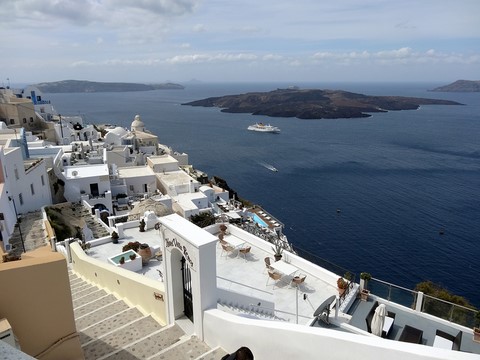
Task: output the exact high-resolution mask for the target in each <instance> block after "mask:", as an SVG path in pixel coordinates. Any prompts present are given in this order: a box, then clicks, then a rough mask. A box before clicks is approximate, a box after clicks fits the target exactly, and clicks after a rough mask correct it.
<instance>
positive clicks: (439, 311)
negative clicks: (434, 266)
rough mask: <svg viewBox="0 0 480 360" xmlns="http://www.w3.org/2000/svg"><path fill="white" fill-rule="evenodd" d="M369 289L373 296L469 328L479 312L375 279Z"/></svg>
mask: <svg viewBox="0 0 480 360" xmlns="http://www.w3.org/2000/svg"><path fill="white" fill-rule="evenodd" d="M368 289H369V290H370V292H371V293H372V294H375V295H377V296H379V297H382V298H384V299H387V300H388V301H392V302H395V303H397V304H400V305H403V306H406V307H409V308H411V309H420V311H421V312H424V313H426V314H430V315H433V316H436V317H438V318H441V319H444V320H447V321H451V322H454V323H456V324H459V325H463V326H466V327H469V328H471V327H473V325H474V320H475V319H474V318H475V314H476V312H477V310H475V309H471V308H468V307H465V306H462V305H457V304H454V303H452V302H449V301H446V300H442V299H438V298H435V297H433V296H430V295H426V294H423V293H419V292H418V291H415V290H411V289H406V288H404V287H401V286H397V285H394V284H391V283H388V282H385V281H382V280H379V279H375V278H372V280H370V281H369V282H368ZM419 294H422V295H423V296H422V297H419ZM419 301H421V304H418V305H417V302H419Z"/></svg>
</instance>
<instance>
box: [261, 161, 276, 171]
mask: <svg viewBox="0 0 480 360" xmlns="http://www.w3.org/2000/svg"><path fill="white" fill-rule="evenodd" d="M260 165H262V166H263V167H264V168H265V169H268V170H270V171H273V172H278V169H277V168H276V167H275V166H273V165H270V164H267V163H264V162H260Z"/></svg>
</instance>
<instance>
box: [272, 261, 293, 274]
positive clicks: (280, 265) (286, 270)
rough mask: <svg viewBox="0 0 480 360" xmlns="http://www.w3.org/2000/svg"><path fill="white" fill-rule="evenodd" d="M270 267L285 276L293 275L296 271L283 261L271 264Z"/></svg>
mask: <svg viewBox="0 0 480 360" xmlns="http://www.w3.org/2000/svg"><path fill="white" fill-rule="evenodd" d="M270 266H271V267H272V268H274V269H275V270H278V271H280V272H281V273H282V274H283V275H285V276H289V275H293V274H295V273H296V272H297V271H298V269H297V268H296V267H295V266H293V265H290V264H287V263H286V262H285V261H281V260H280V261H275V262H273V263H271V264H270Z"/></svg>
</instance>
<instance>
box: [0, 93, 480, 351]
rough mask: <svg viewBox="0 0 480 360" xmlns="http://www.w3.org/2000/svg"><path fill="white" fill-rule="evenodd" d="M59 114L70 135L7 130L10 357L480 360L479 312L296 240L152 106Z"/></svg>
mask: <svg viewBox="0 0 480 360" xmlns="http://www.w3.org/2000/svg"><path fill="white" fill-rule="evenodd" d="M16 101H18V100H16ZM26 104H27V102H26V101H25V102H22V105H23V106H24V107H25V106H26ZM0 106H1V104H0ZM32 110H33V107H32ZM32 114H33V113H32ZM32 116H34V115H32ZM51 118H52V124H51V127H52V129H54V130H55V131H52V132H50V133H49V132H47V131H44V133H45V136H46V137H47V136H52V137H59V139H60V140H61V141H62V145H55V144H54V143H53V142H52V143H47V142H46V141H47V140H46V139H43V140H42V139H39V138H38V137H36V136H35V134H33V133H31V132H26V131H24V130H22V131H21V134H20V136H18V135H17V132H16V131H13V130H11V129H1V130H0V132H1V136H2V139H3V142H2V144H3V145H2V151H1V152H0V162H1V165H2V166H0V169H2V173H1V185H2V187H1V191H2V193H1V198H0V207H1V208H2V215H3V217H2V220H1V221H2V222H1V225H2V227H1V231H2V233H1V234H2V240H3V241H2V242H1V243H0V253H1V255H2V257H1V258H2V262H1V263H0V283H1V284H2V296H0V338H1V339H2V341H0V354H1V357H2V358H3V359H33V358H35V359H45V360H50V359H87V360H90V359H198V360H200V359H221V358H222V357H224V356H225V355H226V354H230V353H233V352H235V350H237V349H238V348H240V347H242V346H246V347H248V348H249V349H250V350H251V351H252V353H253V354H254V356H255V359H260V360H262V359H292V358H294V359H317V358H321V359H332V360H336V359H350V358H352V357H355V358H356V359H360V360H364V359H365V360H366V359H384V358H391V359H413V360H427V359H445V360H446V359H454V360H455V359H458V360H463V359H465V360H468V359H479V358H480V342H479V341H480V340H479V339H478V338H477V337H476V332H475V331H474V327H475V326H476V327H478V323H476V322H475V320H476V319H477V320H479V319H478V311H477V310H476V309H470V308H466V307H462V306H459V305H455V304H452V303H447V302H445V301H442V300H439V299H435V298H433V297H431V296H429V295H427V294H424V293H422V292H419V291H413V290H409V289H405V288H401V287H398V286H395V285H394V284H390V283H386V282H384V281H382V280H381V279H376V278H373V277H372V276H371V275H369V274H366V273H362V274H361V275H359V274H354V273H352V272H349V271H348V270H346V269H343V268H341V267H338V266H335V265H333V264H330V263H328V262H327V261H325V260H323V259H319V258H317V257H315V256H312V254H308V253H304V252H302V251H299V249H294V248H292V246H291V244H290V243H289V241H288V239H287V238H286V237H285V235H284V234H283V228H284V224H283V223H282V222H281V221H280V220H279V219H277V218H276V217H275V216H274V215H273V213H272V212H270V211H269V210H267V209H263V208H262V207H260V206H257V205H254V206H250V205H246V204H243V203H241V202H239V201H238V200H237V199H235V197H233V196H231V195H230V193H229V191H228V190H227V187H226V186H225V184H221V183H219V182H217V183H216V182H215V181H213V180H209V179H208V177H207V176H206V174H204V173H202V172H201V171H199V170H197V169H195V168H194V167H193V166H192V165H191V164H189V162H188V155H187V154H183V153H177V152H175V151H173V150H172V149H170V148H168V146H165V145H162V144H158V143H157V140H158V139H156V137H155V136H153V135H152V134H150V133H148V132H146V131H145V124H144V123H143V122H142V121H141V118H140V116H136V117H135V119H134V120H133V122H132V126H131V129H130V130H127V129H123V128H115V127H111V128H108V129H101V130H102V131H98V132H97V131H96V129H97V128H98V127H95V128H93V127H92V128H88V131H89V134H88V135H89V138H88V139H87V140H79V139H82V137H83V136H84V134H86V133H85V128H86V126H84V125H82V123H81V122H79V119H78V118H75V122H74V124H69V123H68V121H67V120H68V118H67V117H63V116H62V121H61V122H60V121H55V119H56V116H55V114H53V115H52V117H51ZM18 121H19V123H21V121H22V119H19V120H18ZM77 122H78V125H77ZM47 125H48V124H47ZM73 125H76V128H74V126H73ZM49 126H50V125H49ZM60 129H62V131H60ZM98 129H99V130H100V128H98ZM78 134H81V136H78ZM18 139H21V140H18ZM99 139H101V140H99ZM57 142H58V139H57ZM104 144H108V145H107V146H104ZM130 149H132V151H130ZM137 150H138V151H137ZM152 154H153V155H152ZM113 165H114V166H113ZM15 169H16V170H15ZM59 180H61V181H59ZM50 181H51V183H50ZM42 184H43V185H42ZM54 184H55V185H54ZM59 192H60V193H61V194H62V196H63V197H64V198H65V199H66V200H67V201H66V202H65V201H64V200H65V199H63V201H60V200H61V198H60V197H59ZM24 194H29V200H30V201H24V196H25V195H24ZM45 195H48V196H45ZM55 199H60V200H58V201H55ZM19 216H21V219H22V221H21V222H19V221H18V218H19ZM62 219H63V220H62ZM68 225H71V226H72V227H73V229H75V231H76V232H73V233H72V234H71V236H66V234H65V231H66V230H65V229H66V228H67V227H68Z"/></svg>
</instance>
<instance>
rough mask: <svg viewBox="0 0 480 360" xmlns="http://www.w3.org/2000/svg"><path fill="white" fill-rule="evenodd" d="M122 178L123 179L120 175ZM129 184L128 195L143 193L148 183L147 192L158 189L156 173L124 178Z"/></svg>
mask: <svg viewBox="0 0 480 360" xmlns="http://www.w3.org/2000/svg"><path fill="white" fill-rule="evenodd" d="M120 179H122V178H121V177H120ZM123 179H124V180H125V184H126V185H127V191H128V195H129V196H132V195H135V194H143V193H144V192H145V185H147V190H146V191H147V192H149V193H153V192H155V190H156V189H157V183H156V177H155V175H143V176H137V177H128V178H123Z"/></svg>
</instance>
